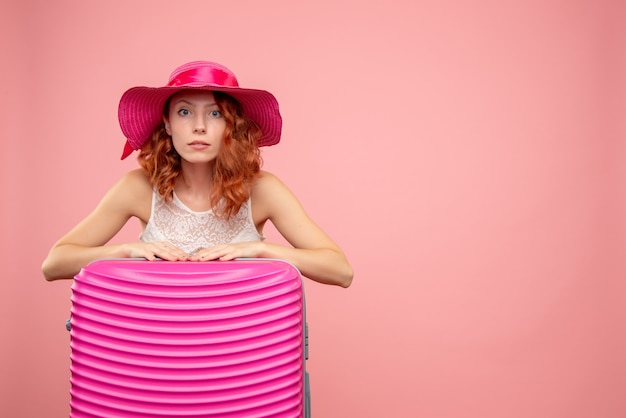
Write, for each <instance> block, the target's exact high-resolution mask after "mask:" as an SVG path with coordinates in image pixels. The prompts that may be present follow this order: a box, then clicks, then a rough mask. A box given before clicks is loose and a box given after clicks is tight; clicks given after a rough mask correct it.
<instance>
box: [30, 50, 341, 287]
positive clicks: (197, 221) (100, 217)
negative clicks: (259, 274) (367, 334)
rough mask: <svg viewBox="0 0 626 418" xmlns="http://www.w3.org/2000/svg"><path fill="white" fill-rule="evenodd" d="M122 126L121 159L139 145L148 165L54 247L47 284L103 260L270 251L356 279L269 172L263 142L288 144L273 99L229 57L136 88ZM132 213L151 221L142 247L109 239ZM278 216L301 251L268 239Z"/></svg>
mask: <svg viewBox="0 0 626 418" xmlns="http://www.w3.org/2000/svg"><path fill="white" fill-rule="evenodd" d="M119 121H120V126H121V128H122V131H123V133H124V134H125V136H126V137H127V142H126V146H125V148H124V152H123V155H122V159H123V158H126V157H127V156H128V155H130V154H131V153H132V152H133V151H134V150H139V155H138V157H137V158H138V161H139V163H140V165H141V168H140V169H136V170H133V171H131V172H129V173H127V174H126V175H125V176H124V177H122V178H121V179H120V180H119V181H118V182H117V184H115V185H114V186H113V187H112V188H111V189H110V190H109V191H108V193H107V194H106V195H105V196H104V198H103V200H102V201H101V202H100V204H99V205H98V206H97V207H96V208H95V210H94V211H93V212H92V213H91V214H90V215H88V216H87V217H86V218H85V219H84V220H83V221H82V222H80V223H79V224H78V225H77V226H76V227H74V228H73V229H72V230H71V231H70V232H69V233H68V234H66V235H65V236H64V237H62V238H61V239H60V240H59V241H58V242H57V243H55V244H54V246H53V247H52V249H51V250H50V253H49V255H48V257H47V258H46V260H45V261H44V262H43V265H42V271H43V274H44V276H45V278H46V280H56V279H66V278H73V277H74V276H75V275H76V274H77V273H78V272H79V271H80V269H81V268H82V267H83V266H84V265H86V264H88V263H90V262H92V261H94V260H96V259H101V258H122V257H142V258H146V259H148V260H156V259H157V258H160V259H164V260H172V261H208V260H232V259H234V258H238V257H264V258H278V259H283V260H286V261H289V262H291V263H292V264H294V265H295V266H296V267H297V268H298V269H299V270H300V271H301V272H302V274H303V275H304V276H306V277H309V278H310V279H312V280H315V281H317V282H320V283H326V284H334V285H339V286H343V287H348V286H349V285H350V283H351V282H352V275H353V273H352V269H351V267H350V265H349V263H348V261H347V260H346V258H345V256H344V254H343V252H342V251H341V249H340V248H339V247H338V246H337V245H336V244H335V243H334V242H333V241H332V240H331V239H330V238H329V237H328V236H327V235H326V234H325V233H324V232H323V231H322V230H321V229H320V228H319V227H318V226H317V225H316V224H315V223H314V222H313V221H312V220H311V219H310V218H309V217H308V215H307V214H306V213H305V211H304V209H303V208H302V206H301V205H300V203H299V202H298V200H297V199H296V197H295V196H294V195H293V194H292V193H291V192H290V190H289V189H288V188H287V187H286V186H285V185H284V184H283V183H282V182H281V181H280V180H279V179H278V178H277V177H276V176H274V175H272V174H270V173H268V172H266V171H262V170H261V169H260V167H261V158H260V154H259V148H258V147H260V146H268V145H274V144H276V143H278V141H279V140H280V132H281V126H282V120H281V117H280V113H279V111H278V103H277V101H276V99H275V98H274V96H273V95H272V94H270V93H269V92H266V91H263V90H254V89H243V88H240V87H239V86H238V83H237V79H236V77H235V75H234V74H233V73H232V72H231V71H230V70H228V69H227V68H226V67H224V66H222V65H220V64H216V63H212V62H207V61H196V62H190V63H187V64H184V65H182V66H181V67H179V68H177V69H176V70H174V72H173V73H172V75H171V76H170V80H169V82H168V84H167V85H166V86H164V87H159V88H149V87H135V88H131V89H130V90H128V91H126V92H125V93H124V95H123V96H122V98H121V100H120V106H119ZM132 217H135V218H138V219H139V220H140V222H141V224H142V228H143V232H142V234H141V236H140V238H141V242H131V243H124V244H115V245H113V244H110V245H107V243H108V242H109V240H110V239H111V238H112V237H113V236H114V235H115V234H116V233H117V232H118V231H119V230H120V229H121V228H122V227H123V226H124V224H125V223H126V222H127V221H128V220H129V219H130V218H132ZM268 220H269V221H271V222H272V223H273V224H274V226H275V227H276V229H277V230H278V231H279V232H280V233H281V234H282V235H283V237H285V239H286V240H287V241H288V242H289V243H290V244H291V246H282V245H277V244H272V243H268V242H265V241H264V240H263V235H262V231H263V227H264V225H265V223H266V222H267V221H268Z"/></svg>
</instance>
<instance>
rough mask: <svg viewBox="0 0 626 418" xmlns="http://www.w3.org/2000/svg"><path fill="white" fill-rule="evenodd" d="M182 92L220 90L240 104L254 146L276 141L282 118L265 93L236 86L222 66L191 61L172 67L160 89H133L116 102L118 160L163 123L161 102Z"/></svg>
mask: <svg viewBox="0 0 626 418" xmlns="http://www.w3.org/2000/svg"><path fill="white" fill-rule="evenodd" d="M182 90H207V91H221V92H224V93H226V94H228V95H229V96H231V97H233V98H234V99H235V100H237V101H238V102H239V104H241V107H242V110H243V113H244V115H245V116H246V117H248V118H250V119H252V120H253V121H254V122H256V123H257V125H259V128H260V129H261V133H262V135H261V138H260V139H259V140H258V146H260V147H263V146H269V145H274V144H277V143H278V142H279V141H280V133H281V129H282V118H281V116H280V112H279V110H278V101H277V100H276V98H275V97H274V96H273V95H272V94H271V93H269V92H267V91H265V90H256V89H244V88H241V87H239V83H238V82H237V78H236V77H235V74H234V73H233V72H232V71H230V70H229V69H228V68H226V67H224V66H223V65H220V64H217V63H214V62H210V61H194V62H189V63H187V64H183V65H181V66H180V67H178V68H176V69H175V70H174V71H173V72H172V74H171V75H170V78H169V81H168V83H167V85H166V86H164V87H133V88H131V89H129V90H127V91H126V92H125V93H124V94H123V95H122V98H121V99H120V105H119V109H118V118H119V121H120V127H121V128H122V132H123V133H124V136H125V137H126V145H125V147H124V152H123V153H122V159H124V158H126V157H128V156H129V155H130V154H131V153H132V152H133V151H135V150H138V149H140V148H141V147H142V146H143V144H144V143H145V142H146V141H147V140H148V139H149V138H150V136H151V135H152V133H153V131H154V129H155V128H156V127H157V126H158V125H159V124H160V123H161V122H162V121H163V110H164V106H165V102H166V101H167V99H168V98H169V97H171V96H172V95H173V94H175V93H177V92H179V91H182Z"/></svg>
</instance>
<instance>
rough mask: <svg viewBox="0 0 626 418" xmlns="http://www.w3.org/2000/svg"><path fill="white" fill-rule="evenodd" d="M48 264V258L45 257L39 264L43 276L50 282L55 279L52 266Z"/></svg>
mask: <svg viewBox="0 0 626 418" xmlns="http://www.w3.org/2000/svg"><path fill="white" fill-rule="evenodd" d="M50 264H51V263H50V260H49V258H46V259H45V260H44V261H43V263H42V264H41V272H42V273H43V278H44V279H46V281H47V282H51V281H53V280H54V279H55V277H54V274H53V273H52V271H53V268H52V266H51V265H50Z"/></svg>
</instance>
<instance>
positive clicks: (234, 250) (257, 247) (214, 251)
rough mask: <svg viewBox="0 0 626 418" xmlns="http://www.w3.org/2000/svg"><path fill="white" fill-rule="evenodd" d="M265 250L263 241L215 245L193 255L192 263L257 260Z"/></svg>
mask: <svg viewBox="0 0 626 418" xmlns="http://www.w3.org/2000/svg"><path fill="white" fill-rule="evenodd" d="M262 250H263V242H262V241H249V242H237V243H234V244H220V245H214V246H213V247H211V248H200V249H198V250H197V251H196V252H195V253H193V254H191V256H190V257H189V260H191V261H209V260H221V261H228V260H234V259H235V258H242V257H243V258H256V257H259V256H260V255H261V252H262Z"/></svg>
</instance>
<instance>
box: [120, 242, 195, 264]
mask: <svg viewBox="0 0 626 418" xmlns="http://www.w3.org/2000/svg"><path fill="white" fill-rule="evenodd" d="M126 251H127V253H128V257H130V258H146V259H148V260H150V261H154V260H156V259H157V257H158V258H161V259H163V260H168V261H186V260H189V254H187V253H186V252H184V251H183V250H181V249H180V248H178V247H175V246H174V245H172V244H170V243H169V242H163V241H161V242H133V243H128V244H126Z"/></svg>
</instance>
